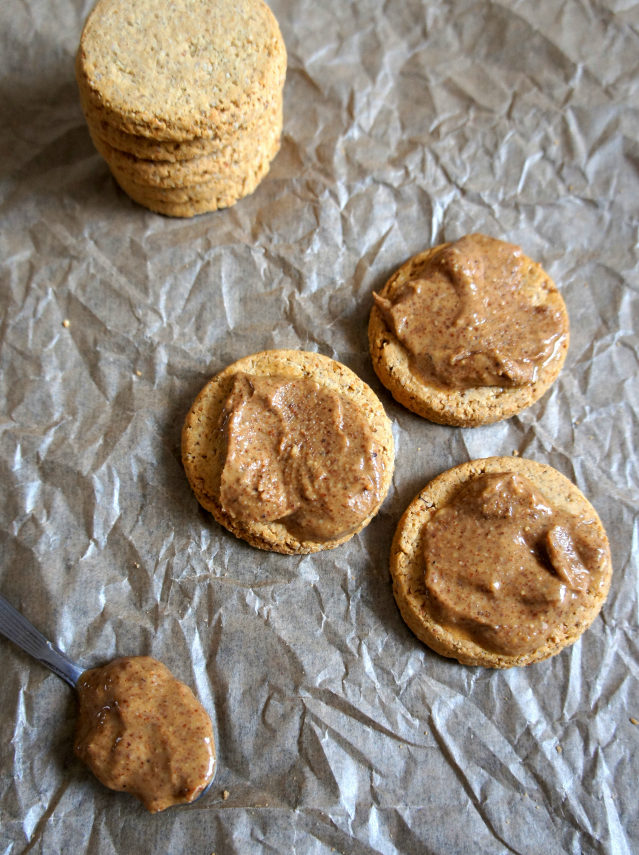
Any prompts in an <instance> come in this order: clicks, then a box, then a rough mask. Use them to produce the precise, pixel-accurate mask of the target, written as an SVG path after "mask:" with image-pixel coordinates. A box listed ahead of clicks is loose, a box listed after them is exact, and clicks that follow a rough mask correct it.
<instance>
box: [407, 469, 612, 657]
mask: <svg viewBox="0 0 639 855" xmlns="http://www.w3.org/2000/svg"><path fill="white" fill-rule="evenodd" d="M599 532H600V529H599V528H598V527H597V526H596V525H595V524H594V520H592V519H588V518H586V517H585V516H578V515H574V514H571V513H569V512H568V511H565V510H562V509H557V508H553V507H551V505H550V504H549V503H548V502H547V500H546V499H545V498H544V496H543V495H541V493H540V492H539V491H538V490H537V489H536V488H535V486H534V485H533V484H532V482H531V481H529V480H528V478H526V477H525V476H523V475H517V474H512V473H491V474H487V473H486V474H483V475H479V476H477V477H476V478H474V479H472V480H471V481H470V482H469V483H468V484H466V485H465V486H464V487H462V488H461V489H460V490H459V492H458V493H457V494H456V495H455V496H454V497H453V499H452V501H451V502H450V503H449V504H447V505H444V506H443V507H441V508H440V509H439V510H437V511H436V512H435V513H434V514H433V515H432V516H431V518H430V520H429V521H428V522H427V523H426V529H425V539H424V553H423V554H424V562H425V574H426V588H427V590H428V592H429V595H430V603H431V608H432V612H433V615H434V617H436V619H437V620H438V622H439V623H441V624H443V625H444V626H447V627H448V628H449V629H450V630H451V631H453V632H456V633H458V634H459V635H460V636H461V637H464V638H469V639H470V640H472V641H475V642H476V643H477V644H479V645H481V646H482V647H484V648H485V649H487V650H492V651H495V652H497V653H504V654H512V655H516V654H521V653H528V652H531V651H533V650H535V649H537V648H538V647H539V646H540V645H541V644H542V643H544V641H545V640H546V639H547V638H548V637H549V635H550V634H551V633H552V631H553V628H556V627H561V625H562V623H563V622H565V620H566V616H567V614H568V612H569V611H570V613H571V615H574V614H575V612H578V611H579V607H580V604H582V603H583V604H584V607H585V605H586V599H587V598H588V597H589V596H590V595H591V594H592V593H593V592H594V591H596V590H597V589H598V587H599V586H601V585H603V584H604V581H605V580H604V578H603V575H602V566H603V561H602V559H603V555H604V552H605V548H606V547H605V544H604V543H603V542H602V540H601V535H600V533H599Z"/></svg>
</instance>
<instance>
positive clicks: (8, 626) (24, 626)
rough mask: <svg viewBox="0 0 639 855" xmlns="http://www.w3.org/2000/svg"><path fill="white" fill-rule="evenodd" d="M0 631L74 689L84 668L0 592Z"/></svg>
mask: <svg viewBox="0 0 639 855" xmlns="http://www.w3.org/2000/svg"><path fill="white" fill-rule="evenodd" d="M0 633H2V635H4V636H6V638H8V639H9V641H13V643H14V644H17V645H18V647H21V648H22V649H23V650H24V651H25V652H26V653H29V654H30V655H31V656H33V658H34V659H37V660H38V662H42V664H43V665H46V666H47V668H50V669H51V670H52V671H53V673H54V674H57V675H58V677H61V678H62V679H63V680H64V681H65V682H67V683H68V684H69V685H70V686H71V687H72V688H74V689H75V687H76V685H77V683H78V680H79V679H80V674H82V673H83V672H84V670H85V669H84V668H80V667H79V665H76V664H75V662H72V661H71V660H70V659H69V657H68V656H66V655H65V654H64V653H63V652H62V651H61V650H59V649H58V648H57V647H56V646H55V644H52V643H51V642H50V641H49V640H48V639H47V638H45V637H44V635H42V633H41V632H39V631H38V630H37V629H36V628H35V626H34V625H33V624H32V623H30V621H28V620H27V619H26V617H24V615H22V614H20V612H19V611H18V610H17V609H14V608H13V606H12V605H11V603H9V602H8V601H7V600H5V598H4V597H3V596H2V594H0Z"/></svg>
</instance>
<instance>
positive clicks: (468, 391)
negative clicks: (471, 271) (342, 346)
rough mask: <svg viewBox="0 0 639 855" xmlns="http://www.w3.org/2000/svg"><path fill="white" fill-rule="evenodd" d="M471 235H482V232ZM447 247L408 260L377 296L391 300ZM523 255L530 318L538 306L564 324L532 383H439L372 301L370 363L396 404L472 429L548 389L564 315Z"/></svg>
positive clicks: (564, 346) (560, 351) (558, 363)
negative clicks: (422, 370) (421, 368)
mask: <svg viewBox="0 0 639 855" xmlns="http://www.w3.org/2000/svg"><path fill="white" fill-rule="evenodd" d="M470 237H471V238H474V237H479V238H484V236H482V235H477V236H475V235H472V236H470ZM487 240H492V239H487ZM498 243H500V244H501V243H502V242H498ZM502 245H504V246H507V245H505V244H502ZM451 246H453V244H451V243H445V244H440V245H439V246H435V247H433V248H432V249H429V250H426V251H425V252H421V253H419V254H418V255H416V256H414V257H413V258H411V259H409V260H408V261H407V262H406V263H405V264H403V265H402V266H401V267H400V268H399V269H398V270H397V271H396V272H395V273H394V274H393V275H392V276H391V277H390V279H389V280H388V281H387V282H386V284H385V285H384V287H383V289H382V291H381V292H380V294H379V297H381V298H383V299H385V300H389V301H392V300H393V299H394V298H397V296H398V295H399V294H400V293H401V292H402V289H405V288H406V286H407V284H408V283H409V282H411V281H412V280H415V279H417V278H418V277H419V273H420V271H421V270H422V269H423V268H424V266H425V265H427V264H428V263H429V262H431V261H432V260H433V259H435V258H436V257H437V255H438V253H440V252H441V251H442V250H445V249H447V248H448V247H451ZM521 259H522V271H523V278H522V282H521V290H522V293H525V294H526V297H527V299H529V302H530V313H529V314H530V316H531V317H533V316H534V314H535V311H537V310H540V309H541V310H548V311H553V312H555V313H557V315H558V316H560V317H561V319H562V323H563V327H564V334H563V337H562V339H561V340H560V341H558V343H557V345H556V347H555V349H554V351H553V353H552V356H551V358H549V359H548V360H547V362H545V363H544V364H543V365H542V366H541V368H540V369H539V371H538V372H537V375H536V376H535V377H534V380H533V382H531V383H528V384H526V385H520V386H517V385H510V386H508V385H504V386H493V385H477V386H474V387H472V388H462V389H459V388H445V387H444V386H443V385H442V384H439V383H432V382H428V381H427V380H426V379H424V377H423V376H420V374H419V372H416V371H415V370H414V367H413V364H412V362H411V356H410V354H409V352H408V351H407V349H406V348H405V346H404V345H403V344H402V342H401V341H400V340H399V339H398V338H397V336H396V335H395V333H394V331H393V330H392V329H391V327H390V326H389V324H388V323H387V321H386V319H385V318H384V315H383V313H382V311H381V310H380V308H379V306H378V305H373V308H372V310H371V313H370V320H369V326H368V339H369V348H370V354H371V359H372V362H373V367H374V369H375V372H376V373H377V375H378V377H379V379H380V380H381V382H382V383H383V384H384V385H385V386H386V387H387V388H388V389H389V391H390V392H391V393H392V395H393V397H394V398H395V399H396V400H397V401H398V402H399V403H400V404H402V405H403V406H405V407H407V408H408V409H409V410H411V411H412V412H414V413H417V415H420V416H422V417H424V418H426V419H429V420H430V421H433V422H437V423H439V424H445V425H455V426H459V427H476V426H478V425H484V424H491V423H493V422H496V421H500V420H502V419H507V418H510V417H511V416H513V415H515V414H516V413H519V412H520V411H521V410H523V409H525V408H526V407H528V406H530V405H531V404H532V403H534V402H535V401H536V400H537V399H538V398H540V397H541V396H542V395H543V394H544V392H546V390H547V389H548V388H549V386H550V385H551V384H552V383H553V382H554V380H555V379H556V378H557V376H558V374H559V372H560V371H561V368H562V366H563V364H564V361H565V358H566V354H567V351H568V342H569V332H568V330H569V324H568V313H567V310H566V306H565V304H564V301H563V299H562V297H561V295H560V293H559V291H558V290H557V288H556V286H555V284H554V283H553V281H552V280H551V279H550V277H549V276H548V275H547V274H546V273H545V272H544V270H543V269H542V268H541V266H540V265H539V264H537V263H536V262H535V261H532V260H531V259H529V258H528V257H527V256H525V255H523V254H521ZM426 322H427V318H425V319H424V325H425V324H426ZM532 322H533V323H534V317H533V321H532Z"/></svg>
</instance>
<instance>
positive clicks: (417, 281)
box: [373, 234, 568, 389]
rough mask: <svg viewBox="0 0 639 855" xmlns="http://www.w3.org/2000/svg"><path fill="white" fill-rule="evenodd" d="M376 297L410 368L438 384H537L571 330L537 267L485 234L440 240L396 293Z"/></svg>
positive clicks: (517, 250) (454, 386)
mask: <svg viewBox="0 0 639 855" xmlns="http://www.w3.org/2000/svg"><path fill="white" fill-rule="evenodd" d="M373 296H374V299H375V304H376V305H377V307H378V309H379V310H380V312H381V314H382V316H383V318H384V320H385V322H386V324H387V325H388V327H389V329H390V330H391V331H392V332H393V334H394V335H395V337H396V338H397V339H398V340H399V341H400V342H401V344H402V345H403V347H404V348H405V349H406V351H407V353H408V355H409V357H410V363H411V369H412V371H413V372H414V373H415V374H416V375H417V376H419V377H421V378H422V379H423V380H424V381H425V382H426V383H427V384H429V385H431V386H434V387H439V388H446V389H467V388H474V387H481V386H500V387H506V388H507V387H518V386H526V385H531V384H533V383H535V382H536V380H537V377H538V374H539V371H540V369H541V368H542V367H543V366H544V365H546V364H547V363H548V362H549V361H550V360H551V359H552V358H553V356H554V355H555V354H556V353H557V351H558V349H559V348H560V346H561V345H562V343H563V342H564V341H565V339H566V337H567V335H568V328H567V321H566V316H565V312H564V307H563V302H562V301H561V299H560V298H559V296H558V294H557V292H556V289H555V286H554V284H553V283H552V282H551V280H550V279H549V278H548V277H547V276H546V275H545V274H544V273H543V271H542V270H541V268H540V267H539V265H538V264H536V263H535V262H532V261H531V260H530V259H529V258H527V257H526V256H525V255H524V254H523V253H522V251H521V249H520V248H519V247H517V246H514V245H512V244H509V243H505V242H504V241H500V240H497V239H495V238H492V237H487V236H486V235H482V234H472V235H466V236H465V237H463V238H461V239H460V240H458V241H455V242H454V243H449V244H444V245H442V247H441V248H440V249H439V250H438V251H437V252H435V253H434V254H432V255H430V256H429V257H428V258H427V259H426V260H425V261H424V262H423V264H422V265H421V266H419V267H417V268H416V269H415V270H414V271H413V272H412V276H411V277H410V278H409V279H408V280H407V281H406V282H404V283H403V284H402V286H401V287H400V288H398V289H397V291H396V292H395V293H394V294H393V295H392V297H390V298H388V297H386V296H380V295H378V294H374V295H373Z"/></svg>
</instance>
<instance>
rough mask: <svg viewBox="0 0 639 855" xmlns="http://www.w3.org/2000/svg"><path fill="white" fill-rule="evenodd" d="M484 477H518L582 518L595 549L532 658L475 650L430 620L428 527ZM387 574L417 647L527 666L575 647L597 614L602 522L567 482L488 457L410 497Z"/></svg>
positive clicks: (467, 661)
mask: <svg viewBox="0 0 639 855" xmlns="http://www.w3.org/2000/svg"><path fill="white" fill-rule="evenodd" d="M485 473H495V474H497V473H512V474H515V475H520V476H524V477H525V478H527V479H528V480H529V481H531V482H532V483H533V485H534V487H535V489H536V490H537V491H538V492H539V493H540V494H541V495H542V496H543V498H544V499H545V500H546V501H547V502H549V503H550V504H551V505H552V506H553V507H555V508H557V509H560V510H561V511H565V512H568V513H571V514H575V515H582V516H583V517H584V518H585V519H586V520H587V521H588V523H589V524H590V525H592V526H593V528H592V529H591V531H592V532H593V533H594V535H595V536H596V538H597V540H598V542H600V543H601V552H600V553H598V556H597V561H596V567H595V569H594V572H593V573H591V574H590V577H589V581H588V587H587V590H585V591H584V592H583V597H581V599H579V600H578V601H577V603H575V604H573V605H571V606H570V609H569V610H568V611H567V613H566V614H563V615H562V618H561V620H560V621H558V622H557V623H556V625H548V626H547V627H544V634H543V638H542V639H541V640H540V643H539V644H538V646H537V647H536V649H534V650H533V651H532V652H530V651H529V652H526V653H519V654H508V653H505V652H503V651H501V652H497V651H496V650H494V649H490V648H489V647H487V646H484V645H482V644H480V643H478V641H477V640H476V639H473V638H471V637H470V634H469V633H466V632H464V630H463V629H462V628H460V627H459V626H453V625H452V624H449V625H445V624H444V623H442V622H441V621H440V620H439V619H438V617H437V611H436V608H434V605H433V601H432V597H431V593H430V592H429V590H428V588H427V585H426V576H425V566H424V558H423V549H424V544H425V527H426V525H427V523H428V522H429V521H430V520H431V519H432V518H433V516H434V515H435V514H436V513H437V511H439V510H440V509H441V508H443V507H446V506H448V505H449V504H450V503H451V501H452V500H453V499H454V497H455V496H456V495H457V494H458V493H459V492H460V490H462V489H464V488H466V487H467V485H469V484H471V483H472V481H473V479H475V478H477V477H478V476H481V475H483V474H485ZM471 557H472V553H471V554H470V555H469V556H468V558H467V560H468V561H470V558H471ZM460 560H462V558H460ZM390 571H391V576H392V580H393V594H394V596H395V600H396V602H397V605H398V607H399V610H400V612H401V615H402V617H403V619H404V621H405V622H406V623H407V625H408V626H409V627H410V629H411V630H412V631H413V632H414V633H415V635H416V636H417V637H418V638H419V639H420V640H421V641H423V642H424V643H425V644H427V645H428V646H429V647H431V648H432V649H433V650H435V651H436V652H437V653H440V654H441V655H443V656H447V657H450V658H453V659H457V660H458V661H459V662H460V663H462V664H464V665H481V666H484V667H488V668H510V667H513V666H521V665H529V664H530V663H532V662H538V661H541V660H542V659H546V658H548V657H550V656H554V655H555V654H556V653H558V652H559V651H560V650H562V649H563V648H564V647H566V646H568V645H570V644H573V643H574V642H575V641H577V639H578V638H579V637H580V636H581V634H582V633H583V632H584V631H585V630H586V629H587V628H588V627H589V626H590V624H591V623H592V622H593V620H594V619H595V617H596V616H597V615H598V613H599V611H600V609H601V607H602V605H603V603H604V601H605V599H606V597H607V594H608V590H609V587H610V580H611V576H612V563H611V557H610V548H609V545H608V539H607V536H606V533H605V531H604V528H603V526H602V524H601V520H600V519H599V517H598V515H597V513H596V511H595V510H594V508H593V507H592V505H591V504H590V503H589V502H588V500H587V499H586V498H585V497H584V495H583V494H582V493H581V491H580V490H579V489H578V488H577V487H576V486H575V485H574V484H573V483H572V482H571V481H569V480H568V479H567V478H566V477H565V476H564V475H562V474H561V473H559V472H557V470H556V469H553V468H552V467H551V466H548V465H546V464H543V463H537V462H535V461H532V460H526V459H521V458H517V457H489V458H485V459H480V460H473V461H471V462H469V463H463V464H461V465H460V466H456V467H454V468H453V469H449V470H448V471H446V472H444V473H442V474H441V475H439V476H438V477H437V478H435V479H434V480H432V481H431V482H430V483H429V484H427V485H426V487H425V488H424V489H423V490H422V491H421V492H420V493H419V494H418V495H417V496H416V497H415V499H414V500H413V501H412V502H411V504H410V505H409V506H408V508H407V509H406V511H405V512H404V514H403V516H402V518H401V519H400V521H399V524H398V526H397V530H396V532H395V536H394V538H393V545H392V550H391V559H390ZM498 588H499V585H497V589H498ZM495 596H496V595H495Z"/></svg>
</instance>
